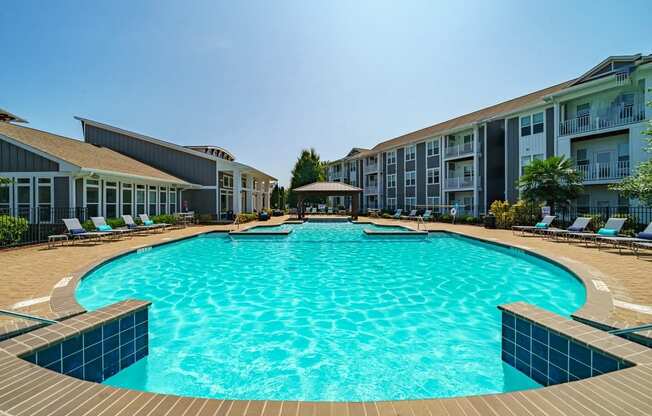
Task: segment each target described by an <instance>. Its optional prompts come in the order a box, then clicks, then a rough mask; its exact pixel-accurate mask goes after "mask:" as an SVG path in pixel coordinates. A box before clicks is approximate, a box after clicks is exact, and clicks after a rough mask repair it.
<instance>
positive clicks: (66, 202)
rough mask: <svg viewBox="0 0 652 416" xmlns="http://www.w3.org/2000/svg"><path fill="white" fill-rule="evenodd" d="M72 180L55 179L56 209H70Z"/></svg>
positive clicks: (64, 178) (66, 178)
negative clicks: (70, 185)
mask: <svg viewBox="0 0 652 416" xmlns="http://www.w3.org/2000/svg"><path fill="white" fill-rule="evenodd" d="M69 183H70V178H68V177H63V178H54V201H53V202H54V207H55V208H68V207H70V187H69V185H68V184H69Z"/></svg>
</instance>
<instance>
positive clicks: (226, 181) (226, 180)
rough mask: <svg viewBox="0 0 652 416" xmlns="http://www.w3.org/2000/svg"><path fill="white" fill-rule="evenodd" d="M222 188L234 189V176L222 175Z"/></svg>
mask: <svg viewBox="0 0 652 416" xmlns="http://www.w3.org/2000/svg"><path fill="white" fill-rule="evenodd" d="M222 188H224V189H233V176H230V175H222Z"/></svg>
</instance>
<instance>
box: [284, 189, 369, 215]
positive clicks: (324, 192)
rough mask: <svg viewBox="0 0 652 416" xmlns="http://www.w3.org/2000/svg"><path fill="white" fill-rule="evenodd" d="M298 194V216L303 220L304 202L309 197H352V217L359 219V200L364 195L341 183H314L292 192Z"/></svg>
mask: <svg viewBox="0 0 652 416" xmlns="http://www.w3.org/2000/svg"><path fill="white" fill-rule="evenodd" d="M292 192H296V194H297V199H298V207H297V208H298V215H299V218H300V219H301V218H303V215H304V212H303V209H304V207H303V201H304V200H305V199H306V198H307V197H318V198H326V197H329V196H352V197H353V198H351V217H353V218H354V219H355V218H358V211H359V198H356V197H357V196H360V195H361V194H362V189H360V188H357V187H355V186H351V185H347V184H345V183H341V182H313V183H311V184H308V185H303V186H300V187H298V188H295V189H293V190H292Z"/></svg>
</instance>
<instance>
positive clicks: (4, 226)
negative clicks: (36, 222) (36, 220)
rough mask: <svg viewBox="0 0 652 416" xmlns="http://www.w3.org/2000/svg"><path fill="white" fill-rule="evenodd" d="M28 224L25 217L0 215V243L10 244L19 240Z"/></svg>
mask: <svg viewBox="0 0 652 416" xmlns="http://www.w3.org/2000/svg"><path fill="white" fill-rule="evenodd" d="M28 228H29V225H28V223H27V220H26V219H25V218H20V217H12V216H9V215H0V245H11V244H15V243H17V242H19V241H20V238H21V237H22V236H23V234H25V232H26V231H27V229H28Z"/></svg>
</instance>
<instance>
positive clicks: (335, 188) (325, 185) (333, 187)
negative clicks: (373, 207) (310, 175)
mask: <svg viewBox="0 0 652 416" xmlns="http://www.w3.org/2000/svg"><path fill="white" fill-rule="evenodd" d="M292 191H293V192H299V193H320V194H333V195H336V194H338V193H339V194H353V193H358V192H362V189H360V188H358V187H355V186H351V185H348V184H346V183H342V182H313V183H310V184H308V185H303V186H300V187H298V188H295V189H293V190H292Z"/></svg>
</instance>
